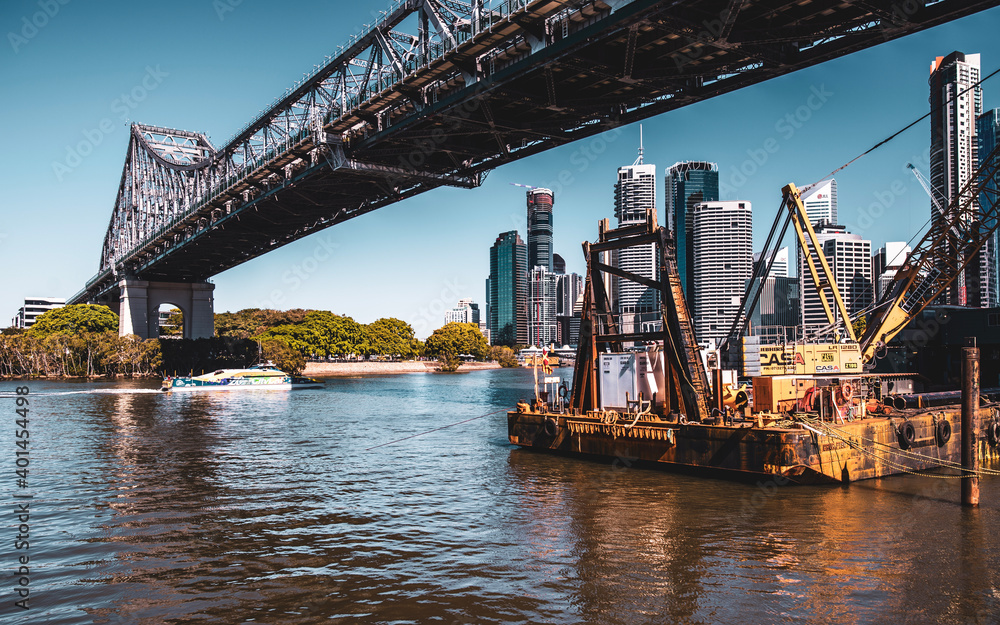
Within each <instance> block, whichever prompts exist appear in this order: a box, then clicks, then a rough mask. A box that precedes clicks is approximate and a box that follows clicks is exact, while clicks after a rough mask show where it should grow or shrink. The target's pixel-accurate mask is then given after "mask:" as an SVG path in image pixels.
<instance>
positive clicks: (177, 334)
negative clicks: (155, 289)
mask: <svg viewBox="0 0 1000 625" xmlns="http://www.w3.org/2000/svg"><path fill="white" fill-rule="evenodd" d="M150 316H151V317H152V318H154V319H156V320H157V325H158V329H159V332H158V333H157V336H158V337H159V338H161V339H180V338H184V337H185V336H186V334H187V333H186V332H185V331H186V330H187V327H186V325H187V319H188V316H187V315H186V314H185V313H184V311H183V310H182V309H181V307H180V306H178V305H177V304H174V303H172V302H163V303H162V304H160V305H159V306H158V307H157V308H155V309H153V311H152V314H151V315H150Z"/></svg>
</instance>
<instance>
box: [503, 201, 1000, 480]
mask: <svg viewBox="0 0 1000 625" xmlns="http://www.w3.org/2000/svg"><path fill="white" fill-rule="evenodd" d="M784 193H785V196H784V202H783V205H784V206H785V207H787V209H788V211H789V214H790V216H789V220H791V221H793V223H794V224H795V226H796V231H797V233H798V235H799V240H800V242H801V243H803V244H804V249H809V247H808V244H809V242H810V241H808V240H807V238H806V237H807V236H809V237H810V238H811V242H812V243H813V244H814V247H813V250H814V252H813V254H815V255H816V256H817V258H818V260H819V262H820V264H821V265H822V272H821V271H820V270H819V269H816V268H814V267H812V262H813V261H812V260H810V261H809V263H810V269H811V270H812V277H813V279H814V281H815V283H816V284H817V285H818V288H819V290H820V292H821V295H822V297H823V303H824V305H825V306H826V309H827V313H828V317H829V318H830V319H831V321H832V320H833V318H834V315H833V313H832V312H831V308H830V306H829V305H827V304H826V295H825V294H823V288H824V286H825V287H828V288H829V287H831V283H832V290H833V296H834V300H835V301H836V303H837V305H838V306H839V307H840V309H841V319H849V318H850V317H849V315H848V314H847V311H846V309H844V306H843V303H842V302H841V301H840V299H839V293H837V291H836V284H835V281H834V280H828V281H827V282H826V283H825V284H824V283H823V281H822V280H821V279H820V277H819V275H820V273H825V274H826V275H827V276H828V277H829V276H830V275H831V272H830V270H829V266H828V265H827V264H826V261H825V259H824V258H823V255H822V250H821V249H818V246H816V245H815V243H816V239H815V234H814V233H813V232H812V228H811V225H810V224H809V221H808V218H807V216H806V212H805V209H804V207H803V206H802V203H801V198H800V194H799V192H798V190H797V189H796V188H795V186H794V185H788V186H787V187H786V188H785V189H784ZM776 223H777V221H776ZM786 225H787V223H786ZM599 231H600V235H599V239H598V241H597V242H595V243H590V242H584V243H583V252H584V257H585V259H586V261H587V276H586V282H585V287H584V303H583V311H582V318H581V330H580V340H579V346H578V349H577V356H576V368H575V370H574V375H573V381H572V386H571V387H567V386H566V385H565V384H562V383H561V382H560V379H559V378H558V377H546V378H545V379H544V383H543V384H542V386H541V387H538V385H536V394H535V398H534V401H531V402H528V401H522V402H521V403H519V404H518V406H517V408H516V409H515V410H512V411H509V412H508V413H507V431H508V438H509V440H510V442H511V443H512V444H514V445H517V446H519V447H522V448H526V449H532V450H536V451H545V452H554V453H560V454H570V455H578V456H582V457H587V458H596V459H602V460H606V461H607V460H614V459H618V460H620V461H624V462H627V463H629V464H640V465H647V466H654V467H660V468H665V469H670V470H677V471H683V472H694V473H701V474H709V475H715V476H723V477H731V478H737V479H749V480H760V479H773V480H776V481H778V482H779V483H786V482H790V483H800V484H818V483H843V482H851V481H855V480H862V479H870V478H878V477H883V476H888V475H896V474H900V473H910V472H919V471H926V470H929V469H939V468H944V469H951V470H954V471H957V472H959V473H961V472H962V471H963V469H962V465H961V462H962V422H963V419H962V416H963V415H962V407H961V405H959V402H958V401H957V399H956V397H958V396H951V401H952V403H945V404H943V405H933V404H935V403H936V402H933V401H928V402H922V401H921V400H920V396H919V395H918V394H911V395H908V396H907V397H908V398H909V399H906V398H903V399H900V398H897V397H894V396H891V395H888V394H887V392H886V389H887V388H892V387H895V388H909V386H908V385H907V384H906V382H908V380H907V379H905V376H879V375H875V374H873V373H872V372H871V371H870V369H871V367H870V360H872V358H873V354H876V353H877V351H878V350H879V349H880V348H881V347H882V346H883V345H884V344H885V342H887V341H888V340H889V338H891V337H892V336H893V335H894V334H895V333H896V332H898V331H899V330H900V329H902V327H903V326H904V325H905V321H906V320H907V319H908V318H912V316H913V315H916V314H918V313H919V311H920V310H922V308H923V307H924V306H926V305H927V304H928V303H929V302H931V301H933V300H934V298H935V297H937V296H938V295H939V294H940V293H941V292H942V291H943V289H945V288H946V287H947V286H948V285H949V284H950V280H948V276H942V275H941V274H937V275H932V276H931V277H932V279H934V280H937V282H934V283H932V284H930V286H928V285H927V283H926V282H924V283H923V284H921V287H920V289H915V288H914V287H913V284H914V282H915V281H917V279H918V278H921V277H926V276H927V275H928V273H929V272H927V271H925V270H923V267H924V264H922V263H926V262H927V258H928V256H927V255H925V256H921V255H920V253H921V251H922V250H926V249H928V248H933V247H934V246H935V245H937V246H939V247H940V245H941V244H940V242H939V241H935V240H934V239H933V237H932V236H931V235H932V233H928V235H926V236H925V240H924V241H921V244H920V245H918V247H917V248H915V251H914V253H911V256H910V257H908V259H907V265H905V266H904V268H903V269H902V270H900V276H901V277H897V280H898V281H899V282H897V284H896V288H895V289H894V290H892V292H891V293H890V291H887V292H886V296H885V298H884V299H886V298H888V300H887V301H888V302H889V304H887V305H883V307H882V308H881V309H880V311H881V312H880V314H879V315H878V316H877V317H873V318H872V319H871V320H870V321H869V327H868V330H867V331H866V333H865V334H864V336H863V337H861V338H860V339H859V338H857V337H856V336H855V335H854V333H853V330H852V329H851V327H850V324H846V327H842V328H840V331H841V333H842V334H841V335H842V337H843V338H842V339H835V340H834V341H832V342H829V343H805V342H795V341H793V342H791V343H789V342H787V341H784V340H782V341H779V342H776V343H773V344H764V345H762V344H760V343H759V342H758V341H755V340H752V337H741V339H740V340H741V342H742V357H743V360H744V365H745V367H744V369H747V368H749V369H752V370H753V373H754V375H752V376H749V377H750V378H751V384H752V386H751V387H750V388H748V387H746V386H737V384H735V372H733V374H731V376H730V379H729V380H726V375H724V372H723V371H722V370H721V367H719V365H716V369H714V370H713V371H712V376H711V377H712V378H713V380H712V383H710V382H709V372H708V371H706V367H705V366H704V364H703V363H704V361H703V359H702V353H701V350H700V348H699V346H698V344H697V342H696V340H695V334H694V328H693V322H692V318H691V315H690V313H689V311H688V308H687V304H686V302H685V299H684V293H683V291H682V289H681V284H680V279H679V275H678V271H677V266H676V260H675V250H674V243H673V241H672V240H671V239H670V238H669V235H668V233H667V231H666V229H665V228H662V227H659V226H658V225H657V220H656V214H655V210H650V211H648V212H647V218H646V223H645V224H641V225H633V226H625V227H620V228H618V229H614V230H612V229H610V228H609V224H608V220H606V219H605V220H603V221H602V222H601V223H600V225H599ZM773 231H774V229H772V234H773ZM944 231H945V232H947V229H944ZM650 245H652V246H654V247H655V258H657V260H658V264H659V267H658V279H655V280H654V279H650V278H648V277H645V276H640V275H637V274H635V273H632V272H629V271H626V270H624V269H621V268H619V267H615V266H613V265H612V264H610V263H608V262H607V260H606V259H607V258H608V257H610V256H611V255H612V254H614V253H616V252H617V251H620V250H624V249H626V248H630V247H636V246H650ZM775 249H776V248H775ZM967 256H968V257H971V256H972V253H969V254H968V255H967ZM771 262H773V259H772V261H771ZM960 269H961V268H959V270H960ZM766 271H770V267H769V266H768V267H767V268H766ZM931 273H932V272H931ZM608 277H610V279H611V280H614V279H618V280H627V281H631V282H633V283H638V284H640V285H643V286H645V287H646V288H648V289H651V290H652V291H654V292H655V293H656V294H657V298H656V299H658V300H659V302H658V305H659V310H658V311H656V316H657V317H658V318H657V319H653V320H650V319H649V318H648V317H646V318H643V317H641V316H640V315H638V314H637V315H632V314H629V315H623V314H621V313H620V312H618V311H616V310H615V309H614V307H613V306H612V303H611V297H610V293H612V292H613V290H612V289H610V288H609V286H612V285H610V284H609V281H608V279H607V278H608ZM951 279H952V280H953V279H954V276H952V277H951ZM819 285H823V286H819ZM616 288H617V287H616ZM914 293H917V294H916V295H914ZM919 298H922V299H919ZM745 299H746V296H745V297H744V300H745ZM918 299H919V301H917V302H916V304H915V303H914V301H915V300H918ZM904 304H905V306H907V307H908V309H907V310H906V311H904V312H903V313H900V311H899V309H900V307H902V306H904ZM735 325H736V323H735V322H734V326H735ZM831 325H833V324H831ZM893 377H894V379H893V380H892V382H893V384H891V385H890V384H887V383H886V382H887V381H886V379H885V378H893ZM974 393H975V399H974V400H973V402H974V403H973V405H978V407H979V408H978V411H977V414H976V418H975V419H974V420H973V424H974V425H973V428H975V431H974V447H975V450H976V453H978V455H979V457H980V458H984V459H996V458H997V453H998V449H997V446H998V443H1000V410H998V405H997V404H995V403H992V402H991V401H990V400H991V399H993V398H994V397H995V396H992V397H991V395H989V394H982V395H981V396H980V393H979V388H978V361H977V366H976V371H975V385H974ZM929 404H931V405H929ZM965 471H966V472H965V473H961V474H962V475H968V474H969V472H968V471H967V470H965Z"/></svg>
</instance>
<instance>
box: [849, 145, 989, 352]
mask: <svg viewBox="0 0 1000 625" xmlns="http://www.w3.org/2000/svg"><path fill="white" fill-rule="evenodd" d="M998 177H1000V145H998V146H997V147H996V148H994V149H993V151H992V152H990V153H989V154H988V155H987V156H986V158H985V159H983V162H982V164H981V165H980V166H979V167H978V168H977V169H976V170H975V171H974V172H972V174H971V175H970V176H969V179H968V181H967V182H966V183H965V185H963V186H962V189H961V190H960V191H959V192H958V193H956V194H955V197H954V198H952V200H951V202H950V203H949V204H948V205H947V206H946V207H945V208H944V210H943V211H942V213H941V222H940V225H939V226H938V227H931V228H930V229H929V230H928V231H927V233H926V234H924V236H923V238H922V239H920V242H919V243H917V244H916V245H915V246H914V248H913V251H911V252H910V253H909V255H907V257H906V261H905V262H904V263H903V266H902V267H901V268H900V269H899V270H898V271H897V272H896V275H895V277H894V278H893V283H892V285H891V286H890V287H889V288H888V289H886V292H885V293H884V294H883V296H882V298H881V299H880V300H879V302H878V304H877V305H876V307H875V311H874V314H873V318H872V319H870V320H869V324H868V327H867V329H866V330H865V333H864V334H863V335H862V336H861V338H860V339H859V340H858V342H859V344H860V346H861V355H862V358H863V359H864V360H865V361H868V360H871V359H872V358H873V357H874V355H875V351H876V350H877V349H878V348H879V347H880V346H882V345H885V344H886V343H888V342H889V340H890V339H892V337H894V336H896V334H898V333H899V332H900V331H901V330H902V329H903V328H904V327H905V326H906V324H907V323H908V322H909V321H910V320H911V319H913V318H914V317H915V316H916V315H918V314H920V311H921V310H923V309H924V308H926V307H927V306H928V305H930V304H931V302H933V301H934V300H935V299H936V298H937V297H938V296H939V295H941V294H942V293H944V292H945V290H946V289H947V288H948V287H949V286H951V283H952V282H954V281H955V280H956V279H958V278H959V277H960V276H964V274H965V268H966V266H967V265H968V264H969V262H970V261H971V260H972V259H973V258H976V253H977V252H979V250H981V249H982V248H983V246H984V245H985V244H986V242H987V241H988V240H989V238H990V235H992V234H993V233H994V232H995V231H996V230H997V227H998V226H1000V199H998V198H1000V194H998V192H997V191H998V189H997V186H998V179H1000V178H998ZM980 198H984V199H985V201H984V202H983V204H982V205H980V203H979V199H980Z"/></svg>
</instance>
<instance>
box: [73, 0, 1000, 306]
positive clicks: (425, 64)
mask: <svg viewBox="0 0 1000 625" xmlns="http://www.w3.org/2000/svg"><path fill="white" fill-rule="evenodd" d="M996 4H1000V2H998V1H970V0H939V1H937V2H925V1H924V0H907V1H906V2H893V1H890V0H857V1H850V0H812V1H810V0H793V1H782V0H777V1H770V2H762V1H757V0H502V1H497V0H492V1H491V0H485V1H484V0H472V1H471V3H470V2H466V1H463V0H397V1H396V2H395V3H394V4H393V5H392V6H391V7H390V8H389V10H388V11H387V12H385V15H384V17H383V18H382V19H380V20H379V21H378V22H377V23H375V24H373V25H371V26H369V27H367V29H365V30H363V31H362V32H360V33H358V34H357V35H355V36H353V37H352V38H351V39H350V41H349V42H347V44H346V45H345V46H343V47H342V48H341V49H340V51H339V53H338V54H337V55H336V56H334V57H330V58H329V59H328V62H326V64H325V65H322V66H321V67H319V69H317V70H316V71H315V73H313V74H312V75H311V76H308V77H307V78H305V79H303V80H302V81H301V82H299V83H298V84H297V85H296V86H295V87H294V88H292V89H290V90H289V91H287V92H286V94H285V95H284V96H283V97H281V98H280V99H278V100H276V101H275V102H274V104H273V105H272V106H271V107H270V108H269V109H268V110H267V111H266V112H264V113H262V114H261V115H260V116H258V117H257V118H256V119H254V120H253V121H251V122H250V123H249V124H247V125H246V126H245V127H244V128H243V129H242V130H240V131H239V132H237V133H236V135H235V136H233V138H232V139H231V140H230V141H229V142H228V143H226V144H225V145H224V146H222V147H221V148H216V147H215V146H213V145H212V144H211V143H210V142H209V140H208V139H207V138H206V137H205V136H204V135H202V134H198V133H192V132H185V131H181V130H174V129H168V128H158V127H154V126H144V125H133V126H132V128H131V135H130V139H129V145H128V153H127V155H126V158H125V166H124V169H123V171H122V175H121V181H120V183H119V187H118V195H117V198H116V200H115V205H114V211H113V213H112V216H111V223H110V224H109V226H108V230H107V234H106V235H105V238H104V245H103V248H102V250H101V262H100V269H99V271H98V273H97V274H96V275H95V276H94V277H93V278H92V279H91V280H90V281H89V282H88V283H87V285H86V287H85V288H84V289H82V290H81V291H80V292H79V293H77V294H76V295H74V296H73V297H72V298H71V299H70V300H69V301H70V302H71V303H81V302H87V301H90V302H105V303H113V302H117V301H118V298H119V297H120V296H121V293H120V286H119V284H120V282H121V281H122V280H123V279H126V278H129V279H135V280H145V281H164V282H199V281H204V280H206V279H207V278H209V277H211V276H213V275H215V274H217V273H220V272H222V271H224V270H226V269H229V268H231V267H234V266H236V265H239V264H240V263H243V262H245V261H247V260H250V259H252V258H255V257H257V256H260V255H261V254H264V253H266V252H268V251H269V250H272V249H274V248H276V247H280V246H282V245H285V244H286V243H290V242H292V241H295V240H296V239H299V238H302V237H304V236H306V235H308V234H310V233H312V232H316V231H317V230H321V229H323V228H328V227H330V226H332V225H335V224H337V223H340V222H343V221H346V220H348V219H351V218H353V217H357V216H358V215H362V214H365V213H367V212H369V211H372V210H375V209H377V208H379V207H382V206H386V205H388V204H391V203H393V202H398V201H400V200H402V199H405V198H408V197H411V196H414V195H416V194H418V193H422V192H425V191H428V190H430V189H434V188H436V187H439V186H442V185H450V186H457V187H466V188H473V187H476V186H478V185H479V184H480V183H481V182H482V181H483V179H484V177H485V175H486V174H487V173H488V172H489V171H490V170H492V169H493V168H495V167H498V166H499V165H502V164H504V163H508V162H511V161H514V160H517V159H520V158H524V157H526V156H529V155H532V154H537V153H539V152H542V151H544V150H548V149H550V148H553V147H556V146H559V145H563V144H565V143H569V142H571V141H575V140H577V139H580V138H583V137H587V136H591V135H594V134H597V133H600V132H603V131H606V130H608V129H611V128H614V127H617V126H619V125H621V124H626V123H630V122H633V121H637V120H641V119H644V118H646V117H650V116H652V115H656V114H659V113H662V112H664V111H669V110H672V109H676V108H679V107H682V106H686V105H688V104H692V103H694V102H698V101H700V100H704V99H707V98H711V97H713V96H717V95H720V94H723V93H727V92H730V91H733V90H736V89H739V88H741V87H745V86H747V85H751V84H754V83H759V82H762V81H764V80H767V79H769V78H772V77H775V76H780V75H783V74H787V73H789V72H793V71H795V70H798V69H802V68H805V67H809V66H811V65H815V64H817V63H821V62H823V61H826V60H829V59H833V58H836V57H839V56H842V55H845V54H849V53H851V52H855V51H858V50H861V49H864V48H868V47H870V46H874V45H877V44H879V43H882V42H885V41H888V40H891V39H895V38H898V37H902V36H904V35H907V34H910V33H913V32H917V31H920V30H923V29H926V28H930V27H932V26H935V25H938V24H942V23H944V22H948V21H950V20H954V19H957V18H960V17H963V16H966V15H970V14H972V13H975V12H977V11H981V10H984V9H986V8H989V7H992V6H995V5H996ZM941 52H942V53H946V52H948V51H947V50H943V51H941Z"/></svg>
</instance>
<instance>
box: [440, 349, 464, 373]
mask: <svg viewBox="0 0 1000 625" xmlns="http://www.w3.org/2000/svg"><path fill="white" fill-rule="evenodd" d="M438 364H439V366H438V368H439V369H440V370H441V371H444V372H445V373H452V372H454V371H458V368H459V367H460V366H462V359H461V358H459V357H458V356H456V355H455V354H449V353H447V352H443V353H442V354H441V355H440V356H438Z"/></svg>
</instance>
